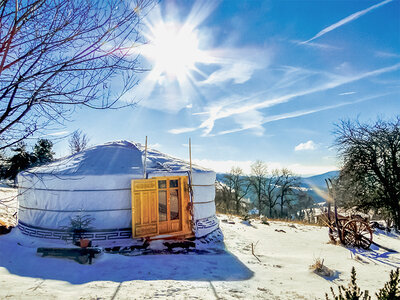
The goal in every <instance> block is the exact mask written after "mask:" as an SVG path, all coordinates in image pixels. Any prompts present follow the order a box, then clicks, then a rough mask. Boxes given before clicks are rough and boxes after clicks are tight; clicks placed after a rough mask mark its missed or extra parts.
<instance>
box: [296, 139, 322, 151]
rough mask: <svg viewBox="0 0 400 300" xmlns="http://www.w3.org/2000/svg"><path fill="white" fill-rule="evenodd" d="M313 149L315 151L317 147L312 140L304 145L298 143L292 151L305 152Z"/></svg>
mask: <svg viewBox="0 0 400 300" xmlns="http://www.w3.org/2000/svg"><path fill="white" fill-rule="evenodd" d="M315 149H317V145H316V144H315V143H314V142H313V141H312V140H309V141H307V142H305V143H300V144H298V145H297V146H296V147H294V151H306V150H315Z"/></svg>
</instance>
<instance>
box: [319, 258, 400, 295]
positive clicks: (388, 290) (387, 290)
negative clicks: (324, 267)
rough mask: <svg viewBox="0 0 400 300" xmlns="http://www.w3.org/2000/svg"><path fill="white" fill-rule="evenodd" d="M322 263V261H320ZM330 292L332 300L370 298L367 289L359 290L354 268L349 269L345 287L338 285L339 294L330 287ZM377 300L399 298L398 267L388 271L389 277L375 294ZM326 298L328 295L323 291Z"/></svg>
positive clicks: (399, 276)
mask: <svg viewBox="0 0 400 300" xmlns="http://www.w3.org/2000/svg"><path fill="white" fill-rule="evenodd" d="M322 263H323V261H322ZM331 293H332V296H333V299H334V300H370V299H371V296H369V293H368V291H367V290H365V291H364V292H361V291H360V288H359V287H358V286H357V282H356V270H355V269H354V267H353V268H352V269H351V282H350V284H349V286H348V287H347V288H346V287H344V286H343V285H341V286H339V295H336V294H335V292H334V291H333V288H332V287H331ZM375 295H376V297H377V299H378V300H400V274H399V268H397V269H396V271H390V279H389V281H388V282H386V283H385V286H384V287H383V288H382V289H380V290H379V292H378V293H376V294H375ZM325 298H326V300H329V296H328V294H327V293H325Z"/></svg>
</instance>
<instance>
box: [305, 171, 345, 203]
mask: <svg viewBox="0 0 400 300" xmlns="http://www.w3.org/2000/svg"><path fill="white" fill-rule="evenodd" d="M338 175H339V171H330V172H326V173H323V174H319V175H314V176H311V177H305V178H301V186H302V187H304V188H306V189H307V190H308V191H307V193H308V194H309V195H310V196H311V197H313V198H314V201H315V202H316V203H319V202H325V199H324V198H323V197H321V196H320V195H319V194H318V193H317V192H316V190H317V189H320V190H323V191H326V183H325V179H328V178H334V177H337V176H338Z"/></svg>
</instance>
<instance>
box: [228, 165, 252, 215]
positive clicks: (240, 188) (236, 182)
mask: <svg viewBox="0 0 400 300" xmlns="http://www.w3.org/2000/svg"><path fill="white" fill-rule="evenodd" d="M223 184H224V186H225V187H224V189H225V195H226V197H227V198H228V199H227V200H226V201H228V203H229V202H232V203H233V205H234V211H235V212H236V213H237V214H239V213H240V210H241V206H242V203H243V200H244V197H245V196H246V195H247V194H248V192H249V189H250V183H249V180H248V178H247V176H245V175H244V173H243V170H242V169H241V168H239V167H233V168H232V169H231V171H230V172H229V174H226V175H225V176H224V180H223ZM229 206H230V205H229V204H228V205H227V207H229Z"/></svg>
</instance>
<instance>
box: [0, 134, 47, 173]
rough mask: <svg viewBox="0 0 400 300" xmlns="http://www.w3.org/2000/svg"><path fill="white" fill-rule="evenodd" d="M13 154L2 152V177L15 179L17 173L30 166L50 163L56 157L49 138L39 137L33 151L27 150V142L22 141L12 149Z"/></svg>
mask: <svg viewBox="0 0 400 300" xmlns="http://www.w3.org/2000/svg"><path fill="white" fill-rule="evenodd" d="M10 150H11V155H9V156H7V154H5V153H1V154H0V161H1V165H0V177H1V179H11V180H14V179H15V177H16V176H17V174H18V173H19V172H21V171H23V170H26V169H28V168H30V167H34V166H38V165H41V164H45V163H48V162H50V161H52V160H53V159H54V154H55V153H54V152H53V143H52V142H51V141H50V140H47V139H39V140H38V141H37V142H36V144H35V145H34V146H33V148H32V151H28V150H27V146H26V144H25V143H23V142H20V143H18V144H17V145H16V146H15V147H12V148H11V149H10Z"/></svg>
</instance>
